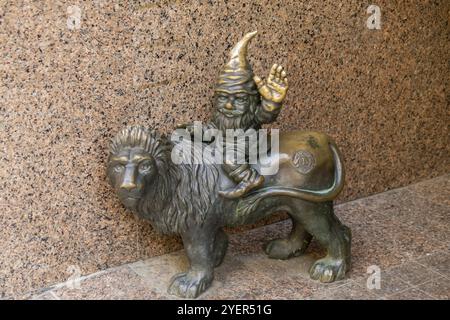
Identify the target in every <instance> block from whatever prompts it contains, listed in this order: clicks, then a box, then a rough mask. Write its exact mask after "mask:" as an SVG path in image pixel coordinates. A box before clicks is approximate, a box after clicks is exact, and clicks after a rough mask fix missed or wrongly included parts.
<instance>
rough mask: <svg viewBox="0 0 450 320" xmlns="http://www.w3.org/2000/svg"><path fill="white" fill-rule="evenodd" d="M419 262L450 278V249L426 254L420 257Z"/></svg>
mask: <svg viewBox="0 0 450 320" xmlns="http://www.w3.org/2000/svg"><path fill="white" fill-rule="evenodd" d="M417 263H419V264H421V265H423V266H425V267H429V268H431V269H433V270H434V271H436V272H438V273H440V274H441V275H443V276H446V277H447V278H450V251H448V250H445V251H440V252H435V253H429V254H426V255H424V256H423V257H421V258H419V259H418V260H417Z"/></svg>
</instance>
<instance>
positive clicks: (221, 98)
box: [218, 96, 228, 102]
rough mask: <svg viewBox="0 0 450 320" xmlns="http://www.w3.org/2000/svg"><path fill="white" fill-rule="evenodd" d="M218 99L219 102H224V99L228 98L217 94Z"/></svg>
mask: <svg viewBox="0 0 450 320" xmlns="http://www.w3.org/2000/svg"><path fill="white" fill-rule="evenodd" d="M218 99H219V101H220V102H225V101H227V100H228V98H227V97H225V96H219V97H218Z"/></svg>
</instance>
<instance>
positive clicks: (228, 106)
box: [225, 102, 233, 110]
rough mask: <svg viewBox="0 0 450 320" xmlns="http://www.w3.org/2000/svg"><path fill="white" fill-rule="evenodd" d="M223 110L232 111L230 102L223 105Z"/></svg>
mask: <svg viewBox="0 0 450 320" xmlns="http://www.w3.org/2000/svg"><path fill="white" fill-rule="evenodd" d="M225 109H227V110H233V105H232V104H231V103H230V102H227V104H226V105H225Z"/></svg>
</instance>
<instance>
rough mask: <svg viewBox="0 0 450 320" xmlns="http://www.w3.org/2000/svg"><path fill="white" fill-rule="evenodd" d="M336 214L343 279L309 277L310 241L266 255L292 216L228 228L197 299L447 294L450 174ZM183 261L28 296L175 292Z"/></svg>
mask: <svg viewBox="0 0 450 320" xmlns="http://www.w3.org/2000/svg"><path fill="white" fill-rule="evenodd" d="M336 214H337V215H338V216H339V218H340V219H341V220H342V221H343V222H344V223H345V224H347V225H348V226H349V227H350V228H351V229H352V232H353V243H352V257H353V265H352V268H351V270H350V272H349V273H348V274H347V277H346V279H345V280H342V281H338V282H335V283H331V284H322V283H320V282H316V281H312V280H310V279H309V275H308V269H309V267H310V266H311V264H312V263H313V261H314V260H315V259H317V258H318V257H320V256H323V255H324V251H323V250H322V249H321V248H320V247H319V246H318V245H317V244H316V243H315V242H313V243H312V245H311V246H310V248H309V249H308V251H307V253H306V254H305V255H303V256H301V257H297V258H293V259H290V260H284V261H282V260H273V259H269V258H267V257H266V256H265V255H264V253H263V252H262V250H261V246H262V245H263V243H264V242H265V241H267V240H268V239H273V238H278V237H282V236H284V235H285V234H287V233H288V231H289V229H290V222H289V221H282V222H278V223H275V224H272V225H269V226H265V227H262V228H258V229H254V230H251V231H247V232H245V233H240V234H233V235H231V237H230V248H229V251H228V254H227V257H226V258H225V261H224V263H223V264H222V266H220V267H219V268H217V269H216V275H215V281H214V284H213V286H212V287H211V288H210V290H208V291H207V292H206V293H204V294H203V295H201V296H200V297H199V299H450V250H449V249H450V248H449V244H450V175H446V176H441V177H438V178H435V179H431V180H427V181H424V182H421V183H418V184H414V185H410V186H408V187H404V188H400V189H395V190H391V191H387V192H384V193H380V194H377V195H374V196H371V197H368V198H364V199H359V200H356V201H352V202H347V203H344V204H341V205H338V206H337V207H336ZM186 266H187V260H186V257H185V254H184V252H183V251H180V252H175V253H172V254H168V255H164V256H159V257H154V258H150V259H147V260H144V261H138V262H135V263H132V264H127V265H123V266H120V267H116V268H112V269H109V270H105V271H102V272H98V273H95V274H91V275H87V276H83V277H81V278H79V279H75V281H69V282H66V283H61V284H58V285H55V286H53V287H50V288H46V289H42V290H40V291H38V292H33V293H30V294H29V295H28V296H27V298H30V299H176V297H174V296H170V295H168V294H167V293H166V288H167V285H168V282H169V279H170V277H171V276H172V275H173V274H174V273H177V272H180V271H183V270H184V269H185V268H186ZM378 276H379V278H378ZM377 279H379V280H380V282H379V286H378V288H377V285H376V284H377Z"/></svg>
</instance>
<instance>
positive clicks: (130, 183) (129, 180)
mask: <svg viewBox="0 0 450 320" xmlns="http://www.w3.org/2000/svg"><path fill="white" fill-rule="evenodd" d="M134 171H135V170H134V168H133V167H127V168H126V169H125V172H124V175H123V181H122V184H121V185H120V188H121V189H125V190H127V191H131V190H133V189H135V188H136V183H135V181H136V180H135V176H134Z"/></svg>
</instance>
